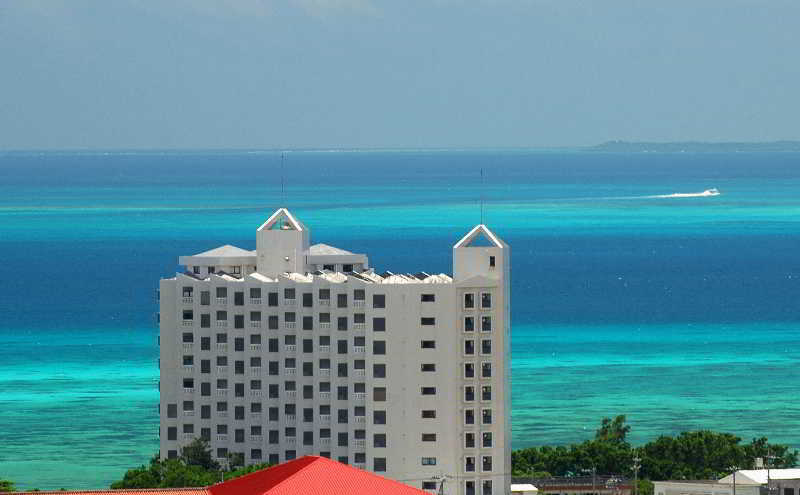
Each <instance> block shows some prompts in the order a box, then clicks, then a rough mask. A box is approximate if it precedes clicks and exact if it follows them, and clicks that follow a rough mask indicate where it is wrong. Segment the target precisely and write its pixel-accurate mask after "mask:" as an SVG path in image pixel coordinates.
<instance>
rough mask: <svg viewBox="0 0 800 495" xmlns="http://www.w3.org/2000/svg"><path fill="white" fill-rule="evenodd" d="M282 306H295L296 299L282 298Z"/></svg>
mask: <svg viewBox="0 0 800 495" xmlns="http://www.w3.org/2000/svg"><path fill="white" fill-rule="evenodd" d="M283 305H284V306H297V299H284V300H283Z"/></svg>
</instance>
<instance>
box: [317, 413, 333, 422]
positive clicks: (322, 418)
mask: <svg viewBox="0 0 800 495" xmlns="http://www.w3.org/2000/svg"><path fill="white" fill-rule="evenodd" d="M319 422H320V423H322V424H324V425H329V424H331V415H330V414H320V415H319Z"/></svg>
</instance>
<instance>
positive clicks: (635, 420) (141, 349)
mask: <svg viewBox="0 0 800 495" xmlns="http://www.w3.org/2000/svg"><path fill="white" fill-rule="evenodd" d="M285 157H286V158H285V163H284V165H283V166H281V159H280V153H278V152H271V151H265V152H256V151H253V152H208V151H196V152H168V153H162V152H104V153H101V152H97V153H81V152H48V153H36V152H13V153H0V256H1V257H2V259H3V260H4V263H5V265H4V266H5V268H4V283H3V284H2V285H0V305H2V306H0V308H1V309H0V445H2V448H1V449H0V478H7V479H12V480H14V481H15V482H17V484H18V486H20V487H21V488H34V487H37V488H41V489H47V488H51V489H58V488H61V487H65V488H71V489H78V488H102V487H107V486H108V485H109V484H110V482H111V481H113V480H116V479H120V478H121V476H122V475H123V473H124V472H125V470H126V469H127V468H129V467H134V466H137V465H140V464H143V463H146V462H147V461H148V460H149V458H150V457H151V456H152V455H153V454H154V453H156V452H157V450H158V413H157V405H158V391H157V388H156V387H157V382H158V368H157V358H158V346H157V335H158V329H157V324H156V319H155V313H156V311H157V310H158V309H157V303H156V288H157V286H158V280H159V278H162V277H170V276H173V275H174V273H175V270H176V265H177V258H178V256H180V255H186V254H192V253H197V252H200V251H204V250H207V249H211V248H213V247H216V246H219V245H222V244H228V243H229V244H234V245H237V246H240V247H243V248H246V249H254V248H255V229H256V228H257V227H258V226H259V225H260V224H261V223H262V222H263V221H264V220H265V219H266V218H267V216H268V215H269V214H270V213H271V212H272V211H273V210H274V209H276V208H277V207H279V206H283V205H286V206H288V207H289V208H290V209H291V210H292V211H293V212H294V213H295V214H296V216H297V217H299V218H300V219H302V220H303V222H304V223H306V224H307V225H308V226H309V227H311V230H312V237H313V239H312V242H324V243H327V244H332V245H335V246H337V247H341V248H344V249H348V250H351V251H355V252H364V253H367V254H368V255H369V256H370V263H371V265H373V266H375V267H376V268H377V269H378V270H385V269H389V270H392V271H395V272H401V271H405V272H419V271H426V272H428V273H439V272H444V273H450V272H451V253H452V251H451V248H452V245H453V244H454V243H455V242H456V241H457V240H458V239H459V238H460V237H461V236H462V235H463V234H464V233H466V232H467V231H468V230H469V229H470V228H471V227H472V226H474V225H475V224H477V223H479V222H480V220H481V206H480V205H481V202H482V203H483V205H484V206H483V219H484V221H485V223H486V224H488V225H489V226H490V227H491V228H492V229H493V230H494V231H495V232H496V233H497V234H498V235H499V236H500V237H502V238H503V239H504V240H505V241H506V242H508V243H509V244H510V245H511V247H512V339H513V343H512V385H513V401H512V402H513V414H512V420H513V446H514V448H522V447H526V446H532V445H542V444H565V443H569V442H578V441H582V440H585V439H587V438H590V437H592V436H593V434H594V430H595V428H596V427H597V425H598V424H599V422H600V420H601V418H603V417H605V416H614V415H617V414H626V415H627V416H628V421H629V424H630V425H631V427H632V432H631V435H630V439H631V441H632V442H633V443H635V444H636V443H643V442H646V441H648V440H651V439H653V438H655V437H657V436H658V435H661V434H670V435H671V434H676V433H678V432H681V431H685V430H693V429H701V428H709V429H713V430H718V431H726V432H731V433H735V434H737V435H739V436H741V437H742V438H744V439H745V441H747V440H749V439H750V438H752V437H756V436H762V435H765V436H768V437H769V438H770V440H771V441H775V442H782V443H786V444H789V445H791V446H793V447H795V448H800V428H798V426H800V404H798V403H797V402H795V400H794V399H795V398H796V397H797V395H798V394H797V392H798V383H800V359H798V358H800V153H605V152H585V151H574V150H549V151H526V150H483V151H457V150H456V151H452V150H450V151H448V150H441V151H292V152H286V154H285ZM481 169H482V170H483V179H481ZM282 177H283V182H284V184H285V192H284V193H282V192H281V182H282V180H281V178H282ZM710 188H718V189H719V191H720V192H721V194H720V195H719V196H710V197H709V196H705V197H702V196H694V197H675V196H670V195H672V194H675V193H679V194H689V193H698V192H701V191H704V190H706V189H710ZM665 196H666V197H665Z"/></svg>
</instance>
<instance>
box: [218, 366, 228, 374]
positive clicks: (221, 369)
mask: <svg viewBox="0 0 800 495" xmlns="http://www.w3.org/2000/svg"><path fill="white" fill-rule="evenodd" d="M217 374H218V375H227V374H228V367H227V366H217Z"/></svg>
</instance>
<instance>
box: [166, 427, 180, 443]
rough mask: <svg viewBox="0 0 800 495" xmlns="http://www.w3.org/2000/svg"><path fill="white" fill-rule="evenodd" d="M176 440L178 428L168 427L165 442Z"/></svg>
mask: <svg viewBox="0 0 800 495" xmlns="http://www.w3.org/2000/svg"><path fill="white" fill-rule="evenodd" d="M177 439H178V428H177V427H175V426H170V427H168V428H167V440H177Z"/></svg>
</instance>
